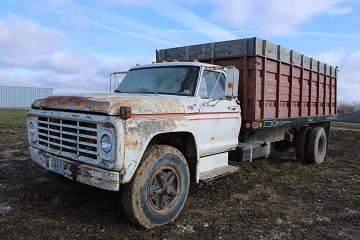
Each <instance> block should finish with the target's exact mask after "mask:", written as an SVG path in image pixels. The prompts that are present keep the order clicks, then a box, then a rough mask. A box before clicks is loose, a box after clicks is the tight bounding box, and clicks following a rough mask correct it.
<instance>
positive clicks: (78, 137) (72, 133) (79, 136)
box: [38, 117, 97, 159]
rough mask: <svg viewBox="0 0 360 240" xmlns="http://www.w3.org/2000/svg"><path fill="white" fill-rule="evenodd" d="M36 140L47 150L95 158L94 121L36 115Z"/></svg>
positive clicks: (95, 129) (95, 126)
mask: <svg viewBox="0 0 360 240" xmlns="http://www.w3.org/2000/svg"><path fill="white" fill-rule="evenodd" d="M38 141H39V144H40V145H41V146H44V147H47V148H48V150H49V151H51V150H57V151H61V152H66V153H71V154H74V155H77V156H78V157H86V158H90V159H97V124H96V123H90V122H83V121H74V120H67V119H58V118H52V117H38Z"/></svg>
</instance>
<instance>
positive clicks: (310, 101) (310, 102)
mask: <svg viewBox="0 0 360 240" xmlns="http://www.w3.org/2000/svg"><path fill="white" fill-rule="evenodd" d="M310 61H311V62H310V73H309V74H310V75H309V78H310V79H309V81H310V82H309V108H308V116H311V107H312V95H311V94H312V78H313V68H312V61H313V59H311V60H310Z"/></svg>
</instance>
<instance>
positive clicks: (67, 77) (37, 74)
mask: <svg viewBox="0 0 360 240" xmlns="http://www.w3.org/2000/svg"><path fill="white" fill-rule="evenodd" d="M10 20H14V23H15V24H10ZM30 30H31V31H34V32H30V33H29V32H28V31H30ZM21 33H23V35H21ZM17 38H24V39H23V40H21V41H20V40H19V41H12V42H11V41H10V40H11V39H17ZM67 38H68V37H67V36H66V34H65V33H62V32H61V31H59V30H56V29H50V28H45V27H43V26H40V25H39V24H38V23H37V22H35V21H33V20H28V19H23V18H20V17H17V16H15V15H12V16H11V17H8V18H6V19H0V54H1V58H0V85H8V86H37V87H51V88H54V92H55V93H59V94H60V93H61V94H66V93H75V92H94V91H95V92H96V91H108V85H109V79H108V76H109V74H110V72H111V71H123V70H127V69H128V68H130V67H131V66H133V65H135V64H136V63H145V62H146V63H149V62H150V61H151V60H150V59H132V58H125V57H123V58H116V57H113V56H112V57H109V56H104V55H103V56H101V55H89V54H88V53H83V52H79V51H71V52H70V51H68V50H66V48H65V47H64V44H63V41H62V40H63V39H67Z"/></svg>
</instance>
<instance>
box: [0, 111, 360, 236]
mask: <svg viewBox="0 0 360 240" xmlns="http://www.w3.org/2000/svg"><path fill="white" fill-rule="evenodd" d="M0 117H1V116H0ZM336 127H337V128H334V129H333V131H332V133H331V139H330V146H329V155H328V158H327V160H326V163H324V164H322V165H320V166H309V165H307V166H306V165H301V164H300V163H298V162H296V161H295V156H294V153H293V151H288V152H285V153H274V154H273V155H272V156H271V158H270V159H261V160H257V161H255V162H253V163H251V164H250V163H240V164H239V166H240V171H239V172H238V173H235V174H233V175H231V176H227V177H224V178H222V179H219V180H216V181H214V182H211V183H208V184H200V185H194V186H192V187H191V189H190V195H189V198H188V201H187V203H186V206H185V208H184V210H183V211H182V213H181V214H180V216H179V218H178V219H177V220H176V221H175V222H174V223H171V224H169V225H167V226H164V227H159V228H156V229H152V230H144V229H142V228H140V227H137V226H134V225H132V224H130V223H129V222H128V221H127V219H126V218H125V217H124V215H123V212H122V210H121V207H120V206H119V202H120V198H119V194H118V193H114V192H107V191H102V190H98V189H95V188H92V187H88V186H84V185H80V184H75V183H71V182H66V181H65V182H64V181H62V179H61V178H59V177H57V176H55V175H52V174H48V173H46V172H44V171H43V170H41V169H40V168H39V167H37V166H36V165H35V164H33V163H32V162H31V161H30V160H29V156H28V151H27V140H26V131H25V128H24V127H23V125H22V124H20V125H16V124H13V122H12V121H11V123H10V124H2V125H1V124H0V239H2V240H5V239H356V240H359V239H360V146H359V144H360V130H359V129H360V125H356V124H355V125H348V124H341V125H337V126H336Z"/></svg>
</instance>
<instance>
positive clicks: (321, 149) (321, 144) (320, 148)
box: [318, 137, 326, 155]
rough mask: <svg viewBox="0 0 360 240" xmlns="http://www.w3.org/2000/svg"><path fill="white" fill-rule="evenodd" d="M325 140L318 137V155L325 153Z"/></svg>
mask: <svg viewBox="0 0 360 240" xmlns="http://www.w3.org/2000/svg"><path fill="white" fill-rule="evenodd" d="M325 147H326V146H325V139H324V138H323V137H320V139H319V143H318V153H319V154H320V155H323V154H324V152H325Z"/></svg>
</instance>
